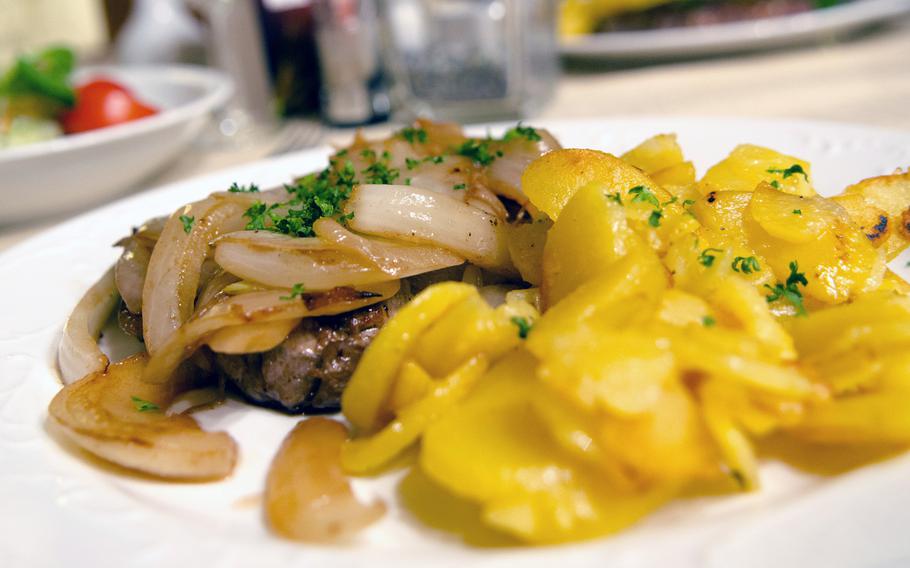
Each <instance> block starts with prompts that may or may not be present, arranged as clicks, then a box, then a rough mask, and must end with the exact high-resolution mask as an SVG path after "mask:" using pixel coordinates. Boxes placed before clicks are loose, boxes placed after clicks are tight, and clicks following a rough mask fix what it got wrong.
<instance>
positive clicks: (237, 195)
mask: <svg viewBox="0 0 910 568" xmlns="http://www.w3.org/2000/svg"><path fill="white" fill-rule="evenodd" d="M210 197H212V198H213V199H220V200H223V201H230V202H233V203H236V204H238V205H243V206H244V207H245V208H249V207H250V206H251V205H252V204H253V203H255V202H257V201H261V202H262V203H265V204H267V205H271V204H272V203H283V202H285V201H287V200H288V198H289V197H290V194H288V191H287V190H286V189H285V188H283V187H276V188H273V189H267V190H265V191H253V192H250V191H237V192H233V193H232V192H230V191H217V192H215V193H213V194H212V195H211V196H210Z"/></svg>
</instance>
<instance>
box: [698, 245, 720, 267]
mask: <svg viewBox="0 0 910 568" xmlns="http://www.w3.org/2000/svg"><path fill="white" fill-rule="evenodd" d="M715 252H724V249H719V248H706V249H705V250H703V251H701V253H700V254H699V255H698V262H700V263H701V265H702V266H704V267H705V268H711V267H712V266H713V265H714V259H716V258H717V257H716V256H715V255H714V254H712V253H715Z"/></svg>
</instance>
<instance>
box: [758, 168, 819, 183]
mask: <svg viewBox="0 0 910 568" xmlns="http://www.w3.org/2000/svg"><path fill="white" fill-rule="evenodd" d="M765 171H767V172H768V173H769V174H780V175H781V176H782V177H783V178H784V179H787V178H788V177H790V176H795V175H801V176H803V178H805V180H806V181H809V174H807V173H806V170H804V169H803V167H802V166H801V165H799V164H793V165H792V166H790V167H789V168H787V169H784V170H778V169H774V168H769V169H767V170H765ZM772 185H773V184H772Z"/></svg>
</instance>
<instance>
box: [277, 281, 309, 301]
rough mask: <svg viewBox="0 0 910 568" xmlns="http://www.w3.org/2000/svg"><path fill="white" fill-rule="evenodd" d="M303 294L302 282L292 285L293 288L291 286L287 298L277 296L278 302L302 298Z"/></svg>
mask: <svg viewBox="0 0 910 568" xmlns="http://www.w3.org/2000/svg"><path fill="white" fill-rule="evenodd" d="M304 292H305V289H304V287H303V283H302V282H298V283H297V284H294V285H293V286H291V293H290V295H288V296H278V299H279V300H293V299H295V298H299V297H301V296H303V293H304Z"/></svg>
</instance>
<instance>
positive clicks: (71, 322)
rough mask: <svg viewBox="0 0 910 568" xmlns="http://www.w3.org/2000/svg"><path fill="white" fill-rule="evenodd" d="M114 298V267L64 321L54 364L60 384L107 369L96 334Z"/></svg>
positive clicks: (105, 358) (110, 309)
mask: <svg viewBox="0 0 910 568" xmlns="http://www.w3.org/2000/svg"><path fill="white" fill-rule="evenodd" d="M118 299H119V295H118V294H117V289H116V286H115V285H114V269H113V268H111V269H109V270H108V271H107V272H105V273H104V276H102V277H101V279H100V280H99V281H98V282H96V283H95V284H94V285H93V286H92V287H91V288H89V290H88V292H86V293H85V295H84V296H82V299H80V300H79V303H78V304H76V307H75V308H74V309H73V313H71V314H70V317H69V319H68V320H66V325H65V326H64V327H63V337H62V338H61V340H60V346H59V347H58V348H57V364H58V365H59V366H60V376H61V378H62V379H63V384H67V385H68V384H70V383H72V382H74V381H77V380H79V379H81V378H82V377H84V376H86V375H88V374H89V373H96V372H99V371H104V370H105V369H106V368H107V366H108V363H109V361H108V358H107V356H106V355H105V354H104V353H102V352H101V349H100V348H99V347H98V336H99V335H100V334H101V328H102V327H104V323H105V322H106V321H107V318H108V317H109V316H110V315H111V312H112V311H113V310H114V307H115V306H116V305H117V300H118Z"/></svg>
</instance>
